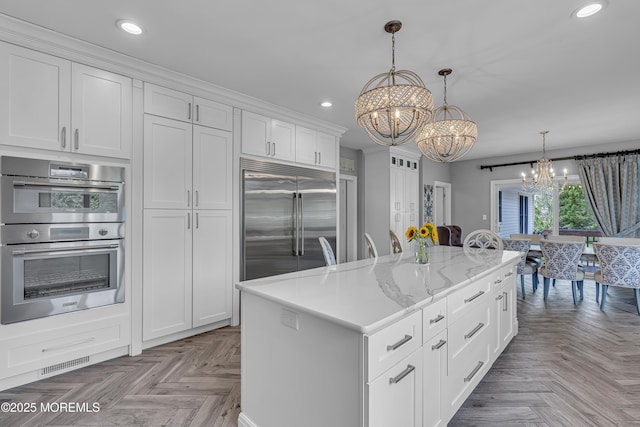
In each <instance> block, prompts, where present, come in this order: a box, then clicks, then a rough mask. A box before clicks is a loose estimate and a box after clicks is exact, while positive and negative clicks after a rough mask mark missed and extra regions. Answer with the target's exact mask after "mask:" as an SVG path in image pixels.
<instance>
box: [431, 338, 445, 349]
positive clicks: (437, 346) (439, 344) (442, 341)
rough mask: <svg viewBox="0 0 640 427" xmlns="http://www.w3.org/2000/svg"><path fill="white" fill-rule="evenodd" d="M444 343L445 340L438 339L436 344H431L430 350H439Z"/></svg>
mask: <svg viewBox="0 0 640 427" xmlns="http://www.w3.org/2000/svg"><path fill="white" fill-rule="evenodd" d="M446 343H447V342H446V341H445V340H440V341H438V344H436V345H432V346H431V350H439V349H440V348H441V347H442V346H443V345H445V344H446Z"/></svg>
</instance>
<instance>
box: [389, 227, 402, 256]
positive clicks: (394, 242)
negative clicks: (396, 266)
mask: <svg viewBox="0 0 640 427" xmlns="http://www.w3.org/2000/svg"><path fill="white" fill-rule="evenodd" d="M389 238H390V239H391V250H392V251H393V253H394V254H399V253H400V252H402V244H401V243H400V239H398V235H397V234H396V233H395V232H394V231H393V230H389Z"/></svg>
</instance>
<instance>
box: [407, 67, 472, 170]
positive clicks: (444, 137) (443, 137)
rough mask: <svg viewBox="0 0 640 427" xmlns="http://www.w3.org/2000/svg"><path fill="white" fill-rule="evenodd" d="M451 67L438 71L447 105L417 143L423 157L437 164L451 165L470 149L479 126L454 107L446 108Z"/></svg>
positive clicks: (444, 105) (425, 128)
mask: <svg viewBox="0 0 640 427" xmlns="http://www.w3.org/2000/svg"><path fill="white" fill-rule="evenodd" d="M452 72H453V70H451V68H444V69H442V70H440V71H438V75H440V76H442V77H443V78H444V104H443V105H442V106H441V107H438V108H437V109H436V110H435V111H434V113H433V117H432V118H431V120H430V121H429V122H428V123H427V124H426V125H425V126H424V128H423V129H422V131H421V132H420V134H419V135H418V137H417V138H416V144H417V145H418V148H419V149H420V151H421V152H422V154H423V155H424V156H425V157H427V158H428V159H431V160H433V161H435V162H441V163H449V162H453V161H455V160H458V159H460V158H461V157H463V156H464V155H465V154H467V153H468V152H469V150H471V147H473V144H474V143H475V142H476V139H477V137H478V127H477V126H476V124H475V123H474V122H472V121H471V120H470V119H469V117H468V116H467V114H465V112H464V111H462V110H461V109H460V108H458V107H456V106H455V105H447V76H448V75H449V74H451V73H452Z"/></svg>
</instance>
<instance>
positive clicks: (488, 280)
mask: <svg viewBox="0 0 640 427" xmlns="http://www.w3.org/2000/svg"><path fill="white" fill-rule="evenodd" d="M496 276H497V274H492V275H490V276H486V277H482V278H481V279H479V280H478V281H476V282H475V283H472V284H470V285H469V286H466V287H464V288H463V289H460V290H459V291H456V292H454V293H452V294H451V295H449V296H448V297H447V314H448V315H449V324H451V323H452V322H454V321H456V320H457V319H459V318H460V317H462V316H463V315H464V314H465V313H468V312H469V311H471V310H473V309H474V308H475V307H479V306H481V305H486V302H485V301H486V300H487V298H489V292H490V291H491V284H492V283H493V282H494V280H496V279H495V277H496Z"/></svg>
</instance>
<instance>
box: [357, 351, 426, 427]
mask: <svg viewBox="0 0 640 427" xmlns="http://www.w3.org/2000/svg"><path fill="white" fill-rule="evenodd" d="M367 394H368V399H367V400H368V403H369V408H368V411H367V413H368V418H369V423H368V425H369V427H389V426H406V427H420V426H422V349H420V348H419V349H418V350H416V351H414V352H413V353H411V354H410V355H409V356H407V357H406V358H404V359H402V360H401V361H400V362H398V363H397V364H395V365H394V366H393V367H392V368H391V369H389V370H388V371H386V372H384V373H383V374H382V375H380V376H379V377H378V378H376V379H375V380H373V381H372V382H370V383H369V384H367Z"/></svg>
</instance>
